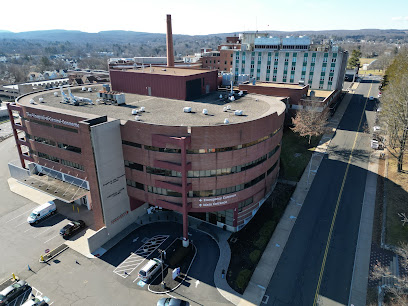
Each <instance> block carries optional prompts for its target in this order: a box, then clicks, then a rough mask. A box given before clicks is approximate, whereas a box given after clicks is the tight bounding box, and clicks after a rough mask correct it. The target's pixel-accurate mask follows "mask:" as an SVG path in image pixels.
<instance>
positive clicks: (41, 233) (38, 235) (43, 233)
mask: <svg viewBox="0 0 408 306" xmlns="http://www.w3.org/2000/svg"><path fill="white" fill-rule="evenodd" d="M50 229H52V227H50V228H47V229H46V230H45V231H42V232H41V233H40V234H38V235H35V236H34V238H37V237H38V236H41V235H42V234H44V233H45V232H47V231H49V230H50Z"/></svg>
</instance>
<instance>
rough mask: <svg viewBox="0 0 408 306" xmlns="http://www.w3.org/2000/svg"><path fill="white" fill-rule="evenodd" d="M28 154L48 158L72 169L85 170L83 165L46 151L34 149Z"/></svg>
mask: <svg viewBox="0 0 408 306" xmlns="http://www.w3.org/2000/svg"><path fill="white" fill-rule="evenodd" d="M30 155H37V156H38V157H41V158H44V159H48V160H50V161H53V162H55V163H60V164H62V165H64V166H67V167H71V168H74V169H78V170H81V171H84V170H85V169H84V166H83V165H81V164H78V163H74V162H72V161H69V160H65V159H62V158H59V157H55V156H52V155H49V154H47V153H42V152H36V151H33V150H30Z"/></svg>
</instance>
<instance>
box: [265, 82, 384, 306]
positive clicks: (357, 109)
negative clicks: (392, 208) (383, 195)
mask: <svg viewBox="0 0 408 306" xmlns="http://www.w3.org/2000/svg"><path fill="white" fill-rule="evenodd" d="M370 88H371V92H369V91H370ZM377 88H378V83H374V84H373V85H372V87H371V81H366V82H363V83H361V84H360V86H359V88H358V90H357V91H356V93H355V94H354V95H353V98H352V100H351V102H350V104H349V106H348V108H347V110H346V112H345V114H344V116H343V118H342V120H341V122H340V125H339V128H338V130H337V132H336V134H335V137H334V138H333V140H332V142H331V145H330V146H331V147H330V151H329V154H328V158H325V159H323V161H322V163H321V165H320V168H319V170H318V172H317V174H316V177H315V179H314V181H313V184H312V186H311V188H310V191H309V193H308V195H307V197H306V199H305V202H304V204H303V207H302V210H301V213H300V214H299V217H298V219H297V221H296V224H295V226H294V228H293V230H292V233H291V235H290V237H289V240H288V242H287V244H286V247H285V250H284V252H283V254H282V257H281V259H280V261H279V263H278V266H277V267H276V270H275V273H274V275H273V277H272V279H271V282H270V283H269V286H268V288H267V290H266V295H268V296H269V301H268V305H314V303H315V302H317V298H321V297H324V298H326V299H329V300H332V301H335V302H337V303H340V304H343V305H347V304H348V299H349V294H350V284H351V277H352V271H353V264H354V256H355V250H356V242H357V236H358V228H359V222H360V215H361V207H362V201H363V196H364V188H365V182H366V176H367V164H368V159H369V155H370V153H371V150H370V148H369V143H370V135H369V134H364V133H358V135H357V137H356V131H357V130H358V127H359V124H360V118H361V117H362V122H361V125H360V131H362V128H363V126H364V125H365V123H366V120H367V118H369V121H372V118H373V117H374V116H373V113H374V109H375V108H374V104H375V102H368V103H367V107H366V109H365V110H364V106H365V103H366V100H367V99H366V98H367V97H368V96H376V95H377V94H378V92H377ZM369 124H370V125H372V122H369ZM352 151H353V153H352V158H351V160H350V164H349V165H348V163H349V158H350V154H351V152H352ZM330 233H331V235H330ZM329 236H330V238H329ZM325 253H326V256H325Z"/></svg>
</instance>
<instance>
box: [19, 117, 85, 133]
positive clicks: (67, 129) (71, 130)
mask: <svg viewBox="0 0 408 306" xmlns="http://www.w3.org/2000/svg"><path fill="white" fill-rule="evenodd" d="M21 119H22V120H25V121H28V122H32V123H36V124H40V125H44V126H48V127H54V128H56V129H60V130H64V131H68V132H72V133H78V130H77V129H74V128H70V127H66V126H63V125H59V124H51V123H49V122H44V121H40V120H36V119H32V118H24V117H22V118H21Z"/></svg>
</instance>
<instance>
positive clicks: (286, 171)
mask: <svg viewBox="0 0 408 306" xmlns="http://www.w3.org/2000/svg"><path fill="white" fill-rule="evenodd" d="M320 138H321V137H320V136H319V137H312V141H311V143H310V145H309V143H308V141H309V138H308V137H300V136H299V134H296V133H294V132H292V130H291V129H289V128H285V130H284V131H283V138H282V152H281V170H280V175H281V178H283V179H286V180H290V181H296V182H298V181H299V180H300V177H301V176H302V174H303V171H304V170H305V168H306V166H307V164H308V163H309V160H310V157H311V156H312V154H313V152H314V150H315V148H316V146H317V145H318V144H319V141H320Z"/></svg>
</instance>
